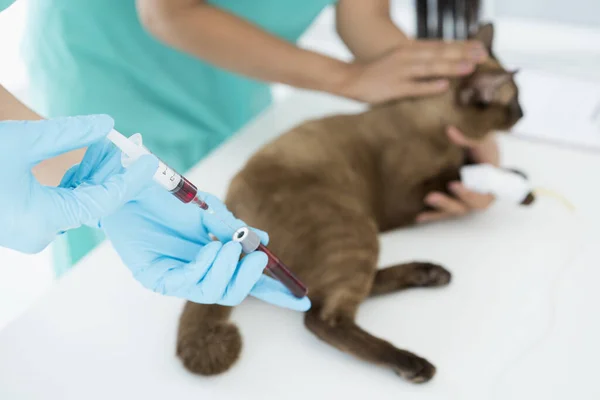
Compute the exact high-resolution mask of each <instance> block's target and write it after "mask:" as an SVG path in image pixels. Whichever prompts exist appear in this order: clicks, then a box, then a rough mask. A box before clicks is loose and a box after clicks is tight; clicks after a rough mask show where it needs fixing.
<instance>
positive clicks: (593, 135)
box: [513, 69, 600, 150]
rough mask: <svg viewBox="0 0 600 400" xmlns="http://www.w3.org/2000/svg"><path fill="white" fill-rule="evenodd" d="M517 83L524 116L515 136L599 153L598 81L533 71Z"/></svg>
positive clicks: (599, 108)
mask: <svg viewBox="0 0 600 400" xmlns="http://www.w3.org/2000/svg"><path fill="white" fill-rule="evenodd" d="M516 80H517V84H518V85H519V93H520V101H521V106H522V108H523V111H524V113H525V116H524V118H523V119H522V120H521V121H519V123H518V124H517V125H516V126H515V127H514V128H513V132H514V135H516V136H520V137H522V138H527V139H535V140H543V141H549V142H553V143H556V144H560V145H566V146H574V147H583V148H587V149H594V150H600V82H595V81H586V80H582V79H577V78H573V77H570V76H566V75H557V74H553V73H549V72H543V71H539V70H532V69H528V70H522V71H521V72H519V73H518V74H517V75H516Z"/></svg>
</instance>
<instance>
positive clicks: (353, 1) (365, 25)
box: [336, 0, 408, 62]
mask: <svg viewBox="0 0 600 400" xmlns="http://www.w3.org/2000/svg"><path fill="white" fill-rule="evenodd" d="M336 29H337V32H338V34H339V36H340V38H341V39H342V40H343V42H344V43H345V44H346V46H347V47H348V49H349V50H350V51H351V52H352V54H354V56H355V57H356V59H357V60H358V61H361V62H368V61H372V60H374V59H377V58H379V57H381V56H382V55H384V54H386V53H388V52H390V51H391V50H392V49H394V48H396V47H398V46H399V45H400V44H402V43H403V42H405V41H406V40H407V39H408V37H407V36H406V35H405V34H404V33H403V32H402V31H401V30H400V29H399V28H398V27H397V26H396V25H395V24H394V22H393V21H392V19H391V16H390V5H389V0H340V1H339V3H338V5H337V8H336Z"/></svg>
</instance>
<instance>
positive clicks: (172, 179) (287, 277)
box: [107, 129, 308, 298]
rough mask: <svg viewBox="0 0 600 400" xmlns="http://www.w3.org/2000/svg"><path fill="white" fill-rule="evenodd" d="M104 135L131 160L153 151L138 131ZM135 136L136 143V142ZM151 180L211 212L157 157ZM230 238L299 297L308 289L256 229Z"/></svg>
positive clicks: (242, 230) (195, 190)
mask: <svg viewBox="0 0 600 400" xmlns="http://www.w3.org/2000/svg"><path fill="white" fill-rule="evenodd" d="M107 138H108V140H110V141H111V142H113V143H114V144H115V146H117V147H118V148H119V149H120V150H121V151H122V152H123V153H124V155H125V156H127V157H126V158H127V160H128V162H130V163H131V162H133V161H135V160H137V159H138V158H140V157H141V156H143V155H146V154H152V153H151V152H150V150H148V149H147V148H146V147H144V146H143V145H142V144H141V136H139V135H134V136H132V137H131V138H129V139H128V138H126V137H125V136H123V135H122V134H120V133H119V132H117V131H116V130H114V129H113V130H112V131H111V132H110V133H109V134H108V136H107ZM136 140H137V141H138V143H136ZM154 180H155V181H156V182H157V183H158V184H159V185H161V186H162V187H163V188H165V189H166V190H168V191H169V192H170V193H171V194H172V195H173V196H175V197H176V198H177V199H179V200H180V201H181V202H183V203H193V204H196V205H197V206H198V207H200V208H201V209H203V210H205V211H207V212H210V213H214V212H213V210H212V209H210V208H209V206H208V204H207V203H206V202H205V201H204V200H202V199H201V198H200V197H199V196H198V188H196V186H194V184H193V183H192V182H190V181H189V180H187V179H186V178H185V177H184V176H183V175H181V174H179V173H177V172H176V171H175V170H174V169H173V168H170V167H169V166H168V165H167V164H165V163H164V162H162V161H161V160H160V159H159V160H158V169H157V170H156V173H155V174H154ZM232 239H233V240H234V241H236V242H240V243H241V245H242V250H243V252H244V253H246V254H248V253H252V252H253V251H256V250H260V251H262V252H264V253H265V254H266V255H267V257H268V263H267V266H266V267H265V270H266V271H267V272H268V273H269V275H271V276H272V277H273V278H275V279H277V280H278V281H279V282H281V283H282V284H283V285H284V286H285V287H286V288H288V289H289V291H290V292H292V294H293V295H294V296H296V297H298V298H302V297H304V296H306V294H307V293H308V289H307V288H306V286H304V284H303V283H302V282H300V280H298V278H296V277H295V276H294V274H292V272H291V271H290V270H289V269H288V268H287V267H286V266H285V264H283V262H281V260H279V258H277V257H276V256H275V255H274V254H273V253H271V251H270V250H269V249H268V248H267V247H266V246H264V245H263V244H261V243H260V238H259V237H258V235H257V234H256V233H255V232H253V231H252V230H250V229H249V228H248V227H244V228H240V229H238V230H237V231H235V232H234V233H233V236H232Z"/></svg>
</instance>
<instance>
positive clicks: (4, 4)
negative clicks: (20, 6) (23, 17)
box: [0, 0, 15, 11]
mask: <svg viewBox="0 0 600 400" xmlns="http://www.w3.org/2000/svg"><path fill="white" fill-rule="evenodd" d="M14 2H15V0H0V11H4V10H6V9H7V8H8V7H9V6H10V5H11V4H12V3H14Z"/></svg>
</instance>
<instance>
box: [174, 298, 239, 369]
mask: <svg viewBox="0 0 600 400" xmlns="http://www.w3.org/2000/svg"><path fill="white" fill-rule="evenodd" d="M231 310H232V307H224V306H219V305H215V304H197V303H192V302H187V303H186V304H185V307H184V309H183V312H182V314H181V318H180V320H179V330H178V332H177V356H178V357H179V358H180V359H181V361H182V362H183V365H184V366H185V367H186V368H187V369H188V370H190V371H191V372H194V373H197V374H200V375H216V374H220V373H222V372H225V371H227V370H228V369H229V368H230V367H231V366H232V365H233V364H234V363H235V362H236V361H237V359H238V357H239V355H240V352H241V350H242V337H241V336H240V332H239V330H238V328H237V326H236V325H234V324H233V323H231V322H229V316H230V314H231Z"/></svg>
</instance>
